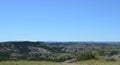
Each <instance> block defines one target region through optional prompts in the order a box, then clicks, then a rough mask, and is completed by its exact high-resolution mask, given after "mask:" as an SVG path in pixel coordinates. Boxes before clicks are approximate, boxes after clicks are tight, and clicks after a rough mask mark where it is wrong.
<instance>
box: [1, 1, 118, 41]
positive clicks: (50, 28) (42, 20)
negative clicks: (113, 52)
mask: <svg viewBox="0 0 120 65" xmlns="http://www.w3.org/2000/svg"><path fill="white" fill-rule="evenodd" d="M26 40H28V41H120V0H0V41H26Z"/></svg>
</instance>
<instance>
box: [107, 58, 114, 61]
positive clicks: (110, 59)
mask: <svg viewBox="0 0 120 65" xmlns="http://www.w3.org/2000/svg"><path fill="white" fill-rule="evenodd" d="M105 60H106V61H116V60H115V59H114V58H106V59H105Z"/></svg>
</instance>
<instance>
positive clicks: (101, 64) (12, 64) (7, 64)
mask: <svg viewBox="0 0 120 65" xmlns="http://www.w3.org/2000/svg"><path fill="white" fill-rule="evenodd" d="M0 65H120V62H119V61H116V62H105V61H96V60H91V61H80V62H75V63H58V62H46V61H1V62H0Z"/></svg>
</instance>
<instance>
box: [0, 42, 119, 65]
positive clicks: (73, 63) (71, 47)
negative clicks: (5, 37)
mask: <svg viewBox="0 0 120 65" xmlns="http://www.w3.org/2000/svg"><path fill="white" fill-rule="evenodd" d="M38 61H39V62H38ZM118 61H120V42H43V41H38V42H30V41H18V42H17V41H13V42H1V43H0V63H1V64H3V65H10V64H12V65H23V64H24V63H25V64H28V65H30V64H31V63H33V64H34V63H35V64H38V65H39V64H42V65H52V63H53V64H55V65H62V64H63V65H81V63H82V64H83V65H86V64H87V63H88V64H92V65H96V64H97V65H101V64H102V65H109V64H111V63H112V64H113V65H117V64H119V62H118ZM29 62H30V63H29ZM94 62H95V63H94ZM15 63H16V64H15ZM49 63H51V64H49ZM69 63H70V64H69ZM79 63H80V64H79ZM103 63H104V64H103Z"/></svg>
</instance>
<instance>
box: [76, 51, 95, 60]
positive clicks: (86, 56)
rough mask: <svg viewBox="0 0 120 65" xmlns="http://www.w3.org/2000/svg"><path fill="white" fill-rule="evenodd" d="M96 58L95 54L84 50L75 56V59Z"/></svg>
mask: <svg viewBox="0 0 120 65" xmlns="http://www.w3.org/2000/svg"><path fill="white" fill-rule="evenodd" d="M95 58H96V54H94V53H92V52H84V53H81V54H79V55H78V56H77V60H78V61H80V60H90V59H95Z"/></svg>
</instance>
